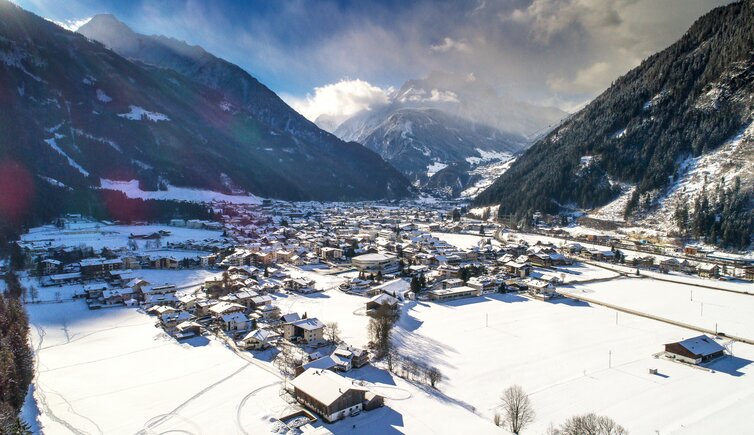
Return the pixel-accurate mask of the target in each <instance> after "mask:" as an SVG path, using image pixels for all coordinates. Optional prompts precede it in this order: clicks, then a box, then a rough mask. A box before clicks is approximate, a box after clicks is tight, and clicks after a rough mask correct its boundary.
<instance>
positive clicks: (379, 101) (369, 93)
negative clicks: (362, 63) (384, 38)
mask: <svg viewBox="0 0 754 435" xmlns="http://www.w3.org/2000/svg"><path fill="white" fill-rule="evenodd" d="M391 91H392V90H391V89H383V88H380V87H378V86H374V85H372V84H370V83H368V82H366V81H364V80H358V79H356V80H340V81H339V82H337V83H331V84H328V85H324V86H318V87H316V88H314V93H313V94H307V95H306V96H305V97H304V98H296V97H293V96H290V95H284V96H283V99H284V100H285V101H286V102H287V103H288V104H289V105H290V106H291V107H293V108H294V109H295V110H296V111H297V112H299V113H300V114H302V115H304V117H306V118H307V119H309V120H310V121H317V120H318V119H320V121H326V122H325V126H326V127H329V128H330V129H334V128H335V127H337V126H338V125H340V124H341V123H342V122H343V121H345V120H346V119H348V118H349V117H351V116H352V115H354V114H356V113H358V112H360V111H362V110H370V109H373V108H375V107H378V106H381V105H384V104H387V103H388V94H389V93H390V92H391Z"/></svg>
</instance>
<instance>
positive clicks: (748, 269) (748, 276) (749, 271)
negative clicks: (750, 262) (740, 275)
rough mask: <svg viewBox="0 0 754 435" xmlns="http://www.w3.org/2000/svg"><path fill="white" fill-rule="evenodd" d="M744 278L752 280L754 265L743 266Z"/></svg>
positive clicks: (753, 277)
mask: <svg viewBox="0 0 754 435" xmlns="http://www.w3.org/2000/svg"><path fill="white" fill-rule="evenodd" d="M744 279H746V280H748V281H754V266H746V267H744Z"/></svg>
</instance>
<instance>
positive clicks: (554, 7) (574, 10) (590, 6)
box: [502, 0, 638, 43]
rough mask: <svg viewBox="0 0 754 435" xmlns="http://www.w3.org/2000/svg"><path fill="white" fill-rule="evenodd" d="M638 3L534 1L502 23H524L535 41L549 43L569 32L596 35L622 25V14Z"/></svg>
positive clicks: (618, 0) (614, 0) (623, 0)
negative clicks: (575, 31)
mask: <svg viewBox="0 0 754 435" xmlns="http://www.w3.org/2000/svg"><path fill="white" fill-rule="evenodd" d="M637 1H638V0H533V1H532V2H531V4H529V6H528V7H526V8H522V9H515V10H513V12H511V13H510V14H509V15H502V18H503V20H504V21H505V20H506V19H507V20H511V21H513V22H516V23H521V24H525V25H527V26H528V27H529V32H530V34H531V35H532V36H533V38H534V39H535V40H536V41H538V42H540V43H548V42H549V41H550V39H551V38H553V37H556V36H559V35H562V34H563V33H565V32H566V31H568V30H572V29H575V30H582V31H588V32H593V31H595V30H598V29H601V28H610V27H616V26H619V25H620V24H621V23H622V22H623V19H622V17H621V13H620V11H621V10H623V9H624V8H625V7H627V6H629V5H632V4H635V3H636V2H637Z"/></svg>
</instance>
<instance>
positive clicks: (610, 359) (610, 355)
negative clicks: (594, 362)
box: [607, 350, 613, 368]
mask: <svg viewBox="0 0 754 435" xmlns="http://www.w3.org/2000/svg"><path fill="white" fill-rule="evenodd" d="M607 357H608V360H607V368H613V351H612V350H609V351H608V352H607Z"/></svg>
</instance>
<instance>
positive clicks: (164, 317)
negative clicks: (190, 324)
mask: <svg viewBox="0 0 754 435" xmlns="http://www.w3.org/2000/svg"><path fill="white" fill-rule="evenodd" d="M189 320H191V313H189V312H187V311H169V312H166V313H164V314H161V315H160V323H161V324H162V327H163V328H165V329H174V328H175V327H176V326H178V324H179V323H183V322H186V321H189Z"/></svg>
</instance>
